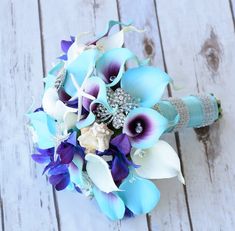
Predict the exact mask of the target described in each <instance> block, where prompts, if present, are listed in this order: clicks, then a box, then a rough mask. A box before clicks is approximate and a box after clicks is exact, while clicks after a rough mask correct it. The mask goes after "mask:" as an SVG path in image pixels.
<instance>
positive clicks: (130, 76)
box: [121, 66, 171, 107]
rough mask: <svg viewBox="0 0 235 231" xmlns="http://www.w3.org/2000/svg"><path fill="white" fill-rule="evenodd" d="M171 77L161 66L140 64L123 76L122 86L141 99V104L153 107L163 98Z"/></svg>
mask: <svg viewBox="0 0 235 231" xmlns="http://www.w3.org/2000/svg"><path fill="white" fill-rule="evenodd" d="M170 81H171V78H170V77H169V76H168V75H167V74H166V73H165V72H163V71H161V70H160V69H159V68H155V67H152V66H140V67H136V68H131V69H128V70H127V71H126V72H125V73H124V74H123V76H122V78H121V87H122V88H123V89H124V90H125V91H126V92H127V93H129V94H130V95H131V96H132V97H135V98H137V99H139V100H140V106H142V107H152V106H154V105H155V104H156V103H157V102H158V101H159V100H160V98H161V96H162V94H163V92H164V90H165V87H166V86H167V84H168V83H170Z"/></svg>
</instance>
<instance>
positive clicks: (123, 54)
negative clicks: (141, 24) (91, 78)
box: [96, 48, 137, 86]
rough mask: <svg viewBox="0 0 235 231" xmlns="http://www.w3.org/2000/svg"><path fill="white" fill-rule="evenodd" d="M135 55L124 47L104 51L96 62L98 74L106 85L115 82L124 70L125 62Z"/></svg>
mask: <svg viewBox="0 0 235 231" xmlns="http://www.w3.org/2000/svg"><path fill="white" fill-rule="evenodd" d="M132 58H135V59H137V58H136V56H135V55H134V54H133V53H132V52H131V51H130V50H128V49H126V48H116V49H112V50H110V51H107V52H106V53H104V54H103V55H102V56H101V57H100V58H99V59H98V61H97V63H96V70H97V72H98V75H99V76H100V77H101V78H102V79H103V81H104V82H105V83H106V84H107V86H114V85H115V84H117V83H118V82H119V81H120V79H121V77H122V74H123V72H124V69H125V63H126V62H127V61H128V60H129V59H132Z"/></svg>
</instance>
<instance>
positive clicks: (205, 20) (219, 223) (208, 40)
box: [0, 0, 235, 231]
mask: <svg viewBox="0 0 235 231" xmlns="http://www.w3.org/2000/svg"><path fill="white" fill-rule="evenodd" d="M38 2H40V4H39V5H38V3H37V1H29V0H21V1H17V0H14V1H13V0H12V1H8V0H1V1H0V79H1V83H0V121H1V136H0V197H1V198H0V208H1V209H0V230H1V229H3V230H4V231H18V230H21V231H22V230H23V231H31V230H34V231H37V230H40V231H41V230H55V231H57V230H59V231H60V230H61V231H74V230H81V231H83V230H84V231H87V230H91V231H93V230H121V231H123V230H140V231H142V230H143V231H144V230H148V225H147V219H146V217H145V216H141V217H137V218H135V219H127V220H124V221H121V222H111V221H109V220H108V219H107V218H105V217H104V216H103V215H102V214H101V213H100V212H99V209H98V208H97V206H96V204H95V203H94V202H90V201H88V200H87V199H86V198H84V197H83V196H81V195H79V194H76V193H70V192H59V193H57V192H56V193H55V194H53V191H52V188H51V186H50V185H49V184H48V183H47V182H46V179H45V178H44V177H41V168H40V167H38V166H36V164H34V163H33V161H31V159H30V153H31V151H32V144H31V137H30V134H29V133H28V131H27V129H26V126H25V122H26V119H25V116H24V113H25V112H26V111H27V109H28V108H29V106H30V104H31V98H30V97H31V96H33V97H34V98H35V101H36V105H37V106H39V105H40V96H41V94H42V82H41V80H42V76H43V67H44V69H45V71H48V70H49V68H50V67H51V63H52V62H54V61H55V57H57V56H58V55H59V54H60V49H59V48H60V40H61V39H66V38H68V37H69V35H76V33H78V32H81V31H90V32H92V36H94V34H95V33H97V32H102V30H103V29H104V27H105V25H106V23H107V21H108V20H110V19H118V18H119V17H120V19H121V20H122V21H129V20H133V22H134V24H135V26H137V27H138V28H146V29H147V31H146V33H144V34H136V33H133V32H131V33H130V34H128V35H127V36H126V43H125V46H127V47H129V48H130V49H131V50H133V51H134V52H136V53H137V54H138V55H139V56H140V57H142V58H143V57H147V56H151V58H152V64H153V65H156V66H159V67H160V68H162V69H164V68H166V69H167V71H168V73H169V74H170V75H171V76H172V77H173V78H174V79H175V81H176V85H178V86H183V87H184V88H183V89H182V90H180V91H173V96H176V95H177V96H183V95H188V94H191V93H198V92H200V93H201V92H214V93H215V94H216V95H217V96H218V97H219V98H220V99H221V100H222V105H223V109H224V117H223V119H222V120H221V121H220V122H219V123H217V124H215V125H213V126H212V127H211V128H210V130H209V131H208V130H206V129H201V130H200V131H198V132H197V134H196V133H195V132H194V130H192V129H188V130H185V131H182V132H180V134H179V138H180V142H177V145H176V142H175V137H174V135H173V134H171V135H167V136H165V137H164V139H166V140H167V141H169V142H170V143H171V144H172V145H173V146H175V147H176V146H177V148H178V149H179V150H180V155H181V157H182V162H183V170H184V173H185V178H186V188H185V189H184V188H183V186H182V185H181V184H180V183H179V182H178V181H177V180H176V179H172V180H165V181H163V180H161V181H157V182H156V184H157V185H158V187H159V188H160V190H161V195H162V198H161V201H160V203H159V205H158V206H157V208H156V209H155V210H154V211H153V212H152V213H151V215H150V216H149V217H148V223H149V230H154V231H155V230H166V231H168V230H185V231H187V230H192V229H193V230H196V231H197V230H199V231H201V230H202V231H204V230H206V231H207V230H213V231H214V230H215V231H217V230H226V231H230V230H233V229H234V226H235V224H234V223H235V212H234V208H235V198H234V192H235V184H234V180H235V179H234V178H235V167H234V166H235V164H234V163H235V154H234V149H235V145H234V134H235V126H234V119H235V116H234V113H235V106H234V98H235V91H234V85H235V79H234V73H235V36H234V22H233V18H232V11H231V10H232V4H229V3H230V2H229V1H228V0H206V1H205V0H192V1H187V0H179V1H174V0H156V3H155V2H154V1H152V0H146V1H145V0H137V1H129V0H118V1H117V2H116V1H115V0H96V1H95V0H85V1H82V0H70V1H65V0H60V1H58V0H57V1H56V0H40V1H38ZM231 3H232V1H231ZM156 6H157V9H156ZM39 16H41V17H39ZM158 19H159V21H157V20H158ZM40 25H41V30H40ZM159 30H160V32H159ZM40 34H41V35H42V36H40ZM41 38H42V40H41ZM161 41H162V47H161ZM162 48H163V49H162ZM43 51H44V52H43ZM42 60H43V62H42ZM164 63H165V64H166V65H165V66H164ZM36 105H35V106H36ZM200 139H201V141H200ZM190 222H191V225H190ZM191 226H192V227H191Z"/></svg>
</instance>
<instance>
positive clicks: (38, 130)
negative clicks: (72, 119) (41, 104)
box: [28, 111, 56, 149]
mask: <svg viewBox="0 0 235 231" xmlns="http://www.w3.org/2000/svg"><path fill="white" fill-rule="evenodd" d="M28 117H29V118H30V121H31V125H32V127H33V129H34V131H35V134H36V136H37V144H38V147H39V148H41V149H47V148H52V147H54V146H55V139H54V135H55V133H56V123H55V121H54V120H53V119H52V118H51V117H50V116H48V115H47V114H46V113H45V112H44V111H39V112H34V113H30V114H28Z"/></svg>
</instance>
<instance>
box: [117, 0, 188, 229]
mask: <svg viewBox="0 0 235 231" xmlns="http://www.w3.org/2000/svg"><path fill="white" fill-rule="evenodd" d="M118 2H119V4H118V5H119V10H120V18H121V20H122V21H128V20H130V19H132V20H133V24H134V25H135V26H136V27H137V28H140V29H145V30H146V32H145V33H140V34H137V33H128V34H127V35H126V39H125V46H126V47H128V48H129V49H131V50H132V51H133V52H135V53H136V54H137V55H138V56H139V57H141V58H147V57H150V58H151V63H152V65H155V66H158V67H160V68H161V69H162V70H164V61H163V56H162V49H161V43H160V35H159V31H158V24H157V15H156V9H155V4H154V1H144V0H140V1H131V0H119V1H118ZM164 139H165V140H166V141H168V142H169V143H170V144H171V145H172V146H173V147H175V141H174V139H175V138H174V134H169V135H165V136H164ZM175 149H176V147H175ZM156 185H157V186H158V188H159V190H160V191H161V200H160V203H159V204H158V206H157V207H156V208H155V209H154V210H153V212H152V213H151V215H150V216H151V219H150V223H151V225H150V226H151V228H152V230H157V228H159V230H190V225H189V217H188V214H187V205H186V202H185V195H184V190H183V186H182V184H181V183H180V182H178V181H177V179H171V180H169V179H168V180H159V181H156Z"/></svg>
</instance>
